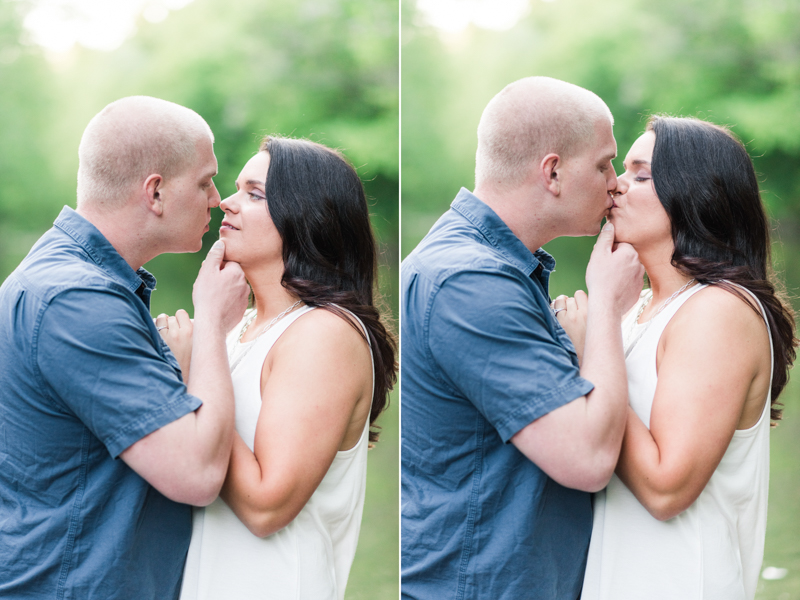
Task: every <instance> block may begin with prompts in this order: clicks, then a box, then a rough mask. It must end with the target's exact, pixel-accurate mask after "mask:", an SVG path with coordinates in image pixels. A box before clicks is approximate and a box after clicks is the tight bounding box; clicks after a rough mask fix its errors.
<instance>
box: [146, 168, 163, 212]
mask: <svg viewBox="0 0 800 600" xmlns="http://www.w3.org/2000/svg"><path fill="white" fill-rule="evenodd" d="M163 185H164V178H163V177H162V176H161V175H157V174H153V175H148V177H147V179H145V180H144V184H143V185H142V196H143V200H144V203H145V205H146V206H147V209H148V210H149V211H152V212H153V213H155V214H156V215H158V216H159V217H160V216H161V214H162V213H163V212H164V199H163V198H162V197H161V192H162V187H163Z"/></svg>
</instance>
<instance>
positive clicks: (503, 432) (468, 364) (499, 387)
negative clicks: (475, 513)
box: [428, 271, 594, 442]
mask: <svg viewBox="0 0 800 600" xmlns="http://www.w3.org/2000/svg"><path fill="white" fill-rule="evenodd" d="M533 285H536V284H535V283H534V282H533V281H531V282H527V281H525V282H524V281H521V280H520V276H519V275H517V274H515V273H507V272H502V271H500V272H484V271H467V272H461V273H458V274H456V275H453V276H451V277H450V278H448V279H447V280H445V282H444V283H443V284H442V286H441V287H440V289H439V291H438V293H437V294H436V296H435V298H434V300H433V303H432V306H431V312H430V319H429V331H428V340H429V342H428V346H429V348H430V351H431V354H432V358H433V360H434V361H435V362H436V363H437V364H438V365H439V366H440V368H441V370H442V373H443V375H444V377H445V378H446V381H445V383H446V384H448V385H449V386H451V387H453V388H454V389H456V390H457V391H458V392H459V393H460V394H462V395H463V396H464V397H466V398H467V399H468V400H469V401H470V402H472V403H473V404H474V405H475V407H476V408H477V409H478V411H480V413H481V414H482V415H483V416H484V417H485V418H486V419H487V420H488V421H489V422H490V423H491V424H492V425H493V426H494V427H495V429H497V431H498V433H499V434H500V436H501V438H502V439H503V441H504V442H508V440H510V439H511V438H512V437H513V436H514V434H516V433H517V432H518V431H520V430H521V429H522V428H523V427H525V426H526V425H528V424H530V423H531V422H533V421H535V420H536V419H538V418H539V417H541V416H543V415H545V414H547V413H549V412H550V411H552V410H554V409H556V408H558V407H560V406H563V405H564V404H566V403H568V402H571V401H572V400H574V399H576V398H579V397H581V396H584V395H586V394H588V393H589V392H590V391H591V390H592V389H593V388H594V386H593V384H592V383H590V382H589V381H587V380H585V379H583V378H582V377H581V376H580V372H579V369H578V367H577V361H576V360H575V357H574V354H573V352H574V351H573V349H572V347H571V345H570V348H569V350H568V349H567V348H565V346H564V345H562V343H561V342H560V341H559V340H558V337H557V335H555V328H556V327H558V325H557V324H556V323H553V322H551V321H548V319H553V317H552V315H551V314H550V310H549V307H548V306H547V301H546V299H545V297H544V294H543V293H540V294H539V295H540V296H541V298H538V299H537V296H536V294H535V293H534V292H533V291H532V287H531V286H533Z"/></svg>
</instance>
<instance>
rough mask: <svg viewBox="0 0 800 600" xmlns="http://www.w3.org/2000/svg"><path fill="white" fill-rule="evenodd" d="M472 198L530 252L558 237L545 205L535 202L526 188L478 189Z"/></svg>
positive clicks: (534, 198) (533, 195) (532, 195)
mask: <svg viewBox="0 0 800 600" xmlns="http://www.w3.org/2000/svg"><path fill="white" fill-rule="evenodd" d="M473 194H475V196H477V197H478V198H479V199H480V200H481V201H482V202H483V203H484V204H486V205H487V206H488V207H489V208H491V209H492V210H493V211H494V212H495V213H497V216H498V217H500V219H502V221H503V222H504V223H505V224H506V225H507V226H508V228H509V229H510V230H511V232H512V233H513V234H514V235H515V236H517V237H518V238H519V240H520V241H521V242H522V243H523V244H525V247H526V248H528V250H530V251H531V252H536V250H538V249H539V248H541V247H542V246H544V245H545V244H546V243H547V242H549V241H551V240H553V239H554V238H556V237H558V235H559V233H558V232H557V231H555V227H554V222H553V220H552V219H550V218H549V215H548V214H547V211H546V210H545V209H544V203H543V202H542V201H539V200H537V197H536V195H535V194H534V193H532V190H530V189H529V188H528V187H525V186H523V187H518V188H515V189H512V190H498V189H496V188H491V187H485V186H484V187H480V186H479V187H476V188H475V191H474V192H473Z"/></svg>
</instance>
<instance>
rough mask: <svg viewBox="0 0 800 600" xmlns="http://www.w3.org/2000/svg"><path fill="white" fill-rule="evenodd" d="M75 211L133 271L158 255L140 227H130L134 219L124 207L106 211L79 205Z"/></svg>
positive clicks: (134, 221)
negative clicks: (106, 241)
mask: <svg viewBox="0 0 800 600" xmlns="http://www.w3.org/2000/svg"><path fill="white" fill-rule="evenodd" d="M76 212H77V213H78V214H79V215H80V216H82V217H83V218H84V219H86V220H87V221H89V223H91V224H92V225H94V226H95V227H97V229H98V230H99V231H100V233H102V234H103V237H105V238H106V240H108V243H109V244H111V245H112V246H113V247H114V250H116V251H117V252H118V253H119V255H120V256H121V257H122V259H123V260H124V261H125V262H126V263H128V265H129V266H130V267H131V269H133V270H134V271H138V270H139V269H140V268H141V266H142V265H144V264H145V263H146V262H147V261H149V260H151V259H153V258H155V257H156V256H158V254H159V252H157V251H156V248H155V245H154V244H152V243H147V241H146V240H145V239H144V237H145V236H144V234H143V232H142V231H141V229H140V228H136V227H134V228H132V227H131V223H136V219H134V218H133V216H132V215H129V214H127V211H126V209H124V208H123V209H120V210H118V211H114V212H106V211H99V210H95V209H92V208H87V207H85V206H81V207H78V209H77V210H76Z"/></svg>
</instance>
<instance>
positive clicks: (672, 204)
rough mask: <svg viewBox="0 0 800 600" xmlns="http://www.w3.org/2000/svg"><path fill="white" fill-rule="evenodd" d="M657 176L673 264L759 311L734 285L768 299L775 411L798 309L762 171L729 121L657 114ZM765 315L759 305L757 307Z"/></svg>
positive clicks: (653, 125) (775, 416)
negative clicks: (785, 283)
mask: <svg viewBox="0 0 800 600" xmlns="http://www.w3.org/2000/svg"><path fill="white" fill-rule="evenodd" d="M647 129H648V130H650V131H652V132H653V133H654V134H655V136H656V141H655V147H654V149H653V162H652V173H653V184H654V185H655V190H656V194H657V195H658V199H659V200H660V201H661V204H662V206H663V207H664V210H666V212H667V215H668V216H669V219H670V222H671V223H672V240H673V242H674V244H675V251H674V252H673V254H672V265H673V266H674V267H676V268H677V269H679V270H680V271H681V272H683V273H685V274H686V275H688V276H690V277H694V278H695V279H696V280H697V281H699V282H700V283H707V284H711V285H717V286H719V287H723V288H725V289H726V290H728V291H730V292H731V293H734V294H736V295H737V296H738V297H739V298H741V299H742V300H743V301H745V302H746V303H747V304H748V306H751V307H752V308H753V309H754V310H755V311H756V312H759V311H758V309H757V308H756V307H754V306H753V305H752V304H751V303H750V302H748V301H747V300H746V298H745V297H744V292H742V291H741V290H740V289H739V288H737V287H736V286H735V285H731V284H738V285H740V286H742V287H744V288H747V289H748V290H749V291H751V292H752V293H753V294H754V295H755V296H756V298H758V299H759V301H760V302H761V304H762V305H763V306H764V311H765V312H766V316H767V320H768V322H769V328H770V332H771V335H772V344H773V348H774V355H775V357H774V364H773V369H774V371H773V378H772V406H771V414H770V416H771V418H772V420H774V421H778V420H780V418H781V412H782V405H781V404H780V403H778V402H777V399H778V396H779V395H780V393H781V392H782V391H783V388H784V387H785V386H786V383H787V381H788V379H789V369H790V368H791V366H792V363H794V359H795V356H796V351H795V348H796V347H797V344H798V341H797V338H796V337H795V333H794V332H795V328H794V325H795V321H794V313H793V312H792V309H791V307H790V304H789V302H788V301H787V299H786V296H785V293H784V292H783V291H782V289H776V283H775V281H776V279H775V277H774V274H773V273H772V267H771V260H770V239H769V224H768V220H767V215H766V213H765V211H764V206H763V204H762V202H761V195H760V193H759V190H758V179H757V178H756V173H755V169H754V167H753V162H752V160H751V159H750V156H749V155H748V154H747V150H746V149H745V147H744V145H743V144H742V143H741V142H740V141H739V140H738V139H737V138H736V137H735V136H734V135H733V134H732V133H731V132H730V131H729V130H728V129H726V128H725V127H720V126H719V125H715V124H713V123H709V122H706V121H701V120H699V119H694V118H684V117H668V116H662V115H656V116H653V117H651V118H650V120H649V122H648V124H647ZM759 315H760V313H759Z"/></svg>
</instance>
